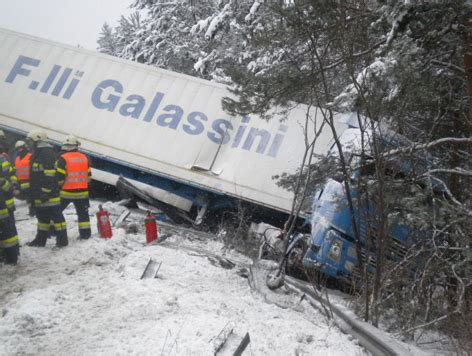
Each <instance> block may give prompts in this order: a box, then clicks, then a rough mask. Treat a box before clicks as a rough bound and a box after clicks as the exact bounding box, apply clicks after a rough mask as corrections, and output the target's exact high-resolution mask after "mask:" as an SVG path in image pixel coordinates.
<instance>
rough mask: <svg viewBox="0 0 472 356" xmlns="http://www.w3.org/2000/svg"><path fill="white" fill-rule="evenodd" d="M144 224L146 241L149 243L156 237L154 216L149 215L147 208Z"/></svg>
mask: <svg viewBox="0 0 472 356" xmlns="http://www.w3.org/2000/svg"><path fill="white" fill-rule="evenodd" d="M144 226H145V228H146V242H147V243H148V244H149V243H151V242H153V241H154V240H156V239H157V223H156V218H155V217H154V216H153V215H151V212H150V211H149V210H148V211H147V215H146V218H145V219H144Z"/></svg>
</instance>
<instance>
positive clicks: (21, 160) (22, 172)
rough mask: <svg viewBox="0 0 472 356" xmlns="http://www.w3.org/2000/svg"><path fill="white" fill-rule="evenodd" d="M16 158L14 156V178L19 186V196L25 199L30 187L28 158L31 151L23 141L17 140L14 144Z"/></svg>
mask: <svg viewBox="0 0 472 356" xmlns="http://www.w3.org/2000/svg"><path fill="white" fill-rule="evenodd" d="M15 150H16V158H15V170H16V178H17V179H18V185H19V187H20V194H19V197H20V198H21V199H26V197H28V195H29V188H30V182H29V179H30V158H31V152H30V151H29V149H28V146H27V145H26V142H25V141H18V142H17V143H16V144H15Z"/></svg>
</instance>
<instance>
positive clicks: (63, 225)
mask: <svg viewBox="0 0 472 356" xmlns="http://www.w3.org/2000/svg"><path fill="white" fill-rule="evenodd" d="M54 229H55V230H56V231H61V230H66V229H67V224H66V222H62V223H56V224H54Z"/></svg>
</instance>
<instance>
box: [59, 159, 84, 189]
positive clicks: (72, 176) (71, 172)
mask: <svg viewBox="0 0 472 356" xmlns="http://www.w3.org/2000/svg"><path fill="white" fill-rule="evenodd" d="M62 158H64V160H65V161H66V178H65V181H64V185H63V186H62V190H75V189H88V182H89V177H88V171H89V164H88V158H87V156H86V155H84V154H83V153H80V152H66V153H64V154H62Z"/></svg>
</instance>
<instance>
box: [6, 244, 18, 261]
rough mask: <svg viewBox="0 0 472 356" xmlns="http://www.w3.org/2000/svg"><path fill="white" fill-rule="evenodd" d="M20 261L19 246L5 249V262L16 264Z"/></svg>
mask: <svg viewBox="0 0 472 356" xmlns="http://www.w3.org/2000/svg"><path fill="white" fill-rule="evenodd" d="M17 262H18V246H12V247H8V248H6V249H5V263H8V264H10V265H16V263H17Z"/></svg>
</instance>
